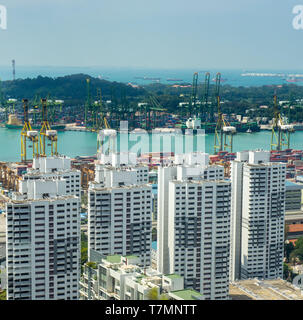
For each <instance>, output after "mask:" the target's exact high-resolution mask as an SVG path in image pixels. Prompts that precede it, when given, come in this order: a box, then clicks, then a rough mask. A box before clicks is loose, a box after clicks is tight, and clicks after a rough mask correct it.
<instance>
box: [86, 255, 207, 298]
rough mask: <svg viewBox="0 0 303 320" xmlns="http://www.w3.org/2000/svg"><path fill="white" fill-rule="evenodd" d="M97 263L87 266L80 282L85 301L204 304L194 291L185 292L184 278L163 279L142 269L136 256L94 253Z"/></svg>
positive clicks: (170, 276)
mask: <svg viewBox="0 0 303 320" xmlns="http://www.w3.org/2000/svg"><path fill="white" fill-rule="evenodd" d="M90 256H94V257H95V260H96V261H95V262H89V263H87V264H86V265H85V266H84V273H83V274H82V277H81V281H80V299H81V300H153V299H158V298H161V295H165V298H166V299H172V300H186V298H191V299H196V300H203V296H202V295H201V294H200V293H199V292H197V291H194V290H184V279H183V277H181V276H179V275H176V274H169V275H163V274H161V273H159V272H158V271H156V270H154V269H152V268H141V267H140V266H139V264H140V259H139V258H138V257H136V256H120V255H110V256H103V255H101V254H100V253H98V252H96V251H94V250H92V252H91V254H90Z"/></svg>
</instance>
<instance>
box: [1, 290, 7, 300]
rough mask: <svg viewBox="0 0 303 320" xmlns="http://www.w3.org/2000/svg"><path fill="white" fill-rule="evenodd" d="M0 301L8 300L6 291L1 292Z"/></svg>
mask: <svg viewBox="0 0 303 320" xmlns="http://www.w3.org/2000/svg"><path fill="white" fill-rule="evenodd" d="M0 300H6V290H3V291H1V290H0Z"/></svg>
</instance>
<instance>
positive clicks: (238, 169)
mask: <svg viewBox="0 0 303 320" xmlns="http://www.w3.org/2000/svg"><path fill="white" fill-rule="evenodd" d="M269 161H270V152H268V151H244V152H238V153H237V158H236V160H235V161H232V164H231V181H232V218H231V229H232V239H231V254H230V259H231V260H230V280H231V281H235V280H239V279H247V278H262V279H276V278H278V277H280V278H282V277H283V245H284V213H285V181H286V166H285V164H283V163H270V162H269Z"/></svg>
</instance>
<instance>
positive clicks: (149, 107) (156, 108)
mask: <svg viewBox="0 0 303 320" xmlns="http://www.w3.org/2000/svg"><path fill="white" fill-rule="evenodd" d="M142 108H143V111H144V115H145V120H144V122H145V129H146V130H151V129H152V128H155V127H156V121H157V119H159V117H158V114H159V112H165V111H167V110H166V109H164V108H163V107H162V106H161V104H160V103H159V101H158V100H157V99H156V97H155V96H154V95H153V94H152V93H149V94H148V95H147V97H146V100H145V103H143V104H142ZM151 113H152V115H151ZM159 120H161V119H159Z"/></svg>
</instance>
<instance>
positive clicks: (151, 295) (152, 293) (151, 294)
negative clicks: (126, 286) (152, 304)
mask: <svg viewBox="0 0 303 320" xmlns="http://www.w3.org/2000/svg"><path fill="white" fill-rule="evenodd" d="M147 297H148V300H159V293H158V288H157V287H153V288H151V289H150V290H149V291H148V293H147Z"/></svg>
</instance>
